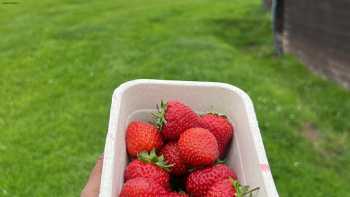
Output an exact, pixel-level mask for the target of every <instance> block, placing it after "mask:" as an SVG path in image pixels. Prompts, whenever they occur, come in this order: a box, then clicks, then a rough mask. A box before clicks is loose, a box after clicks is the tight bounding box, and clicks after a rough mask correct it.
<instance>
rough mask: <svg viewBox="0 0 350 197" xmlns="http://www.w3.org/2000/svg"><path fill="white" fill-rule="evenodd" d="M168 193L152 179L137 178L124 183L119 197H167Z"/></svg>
mask: <svg viewBox="0 0 350 197" xmlns="http://www.w3.org/2000/svg"><path fill="white" fill-rule="evenodd" d="M167 193H168V192H167V191H166V190H165V189H164V188H163V187H162V186H161V185H159V184H158V183H157V182H155V181H153V180H152V179H147V178H143V177H137V178H134V179H130V180H128V181H126V183H124V185H123V188H122V191H121V192H120V194H119V197H153V196H161V195H164V196H165V195H166V194H167Z"/></svg>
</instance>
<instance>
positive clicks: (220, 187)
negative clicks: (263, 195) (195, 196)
mask: <svg viewBox="0 0 350 197" xmlns="http://www.w3.org/2000/svg"><path fill="white" fill-rule="evenodd" d="M258 189H259V188H254V189H252V190H249V187H248V186H242V185H241V184H240V183H239V182H238V181H237V180H233V179H232V178H231V177H230V178H227V179H223V180H221V181H218V182H216V183H215V184H213V185H212V186H211V187H210V188H209V190H208V191H207V194H206V197H227V196H230V197H243V196H246V195H247V194H252V192H253V191H255V190H258Z"/></svg>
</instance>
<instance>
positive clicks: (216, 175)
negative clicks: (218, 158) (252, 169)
mask: <svg viewBox="0 0 350 197" xmlns="http://www.w3.org/2000/svg"><path fill="white" fill-rule="evenodd" d="M229 177H232V178H233V179H235V180H236V179H237V176H236V174H235V173H234V172H233V171H232V170H231V169H230V168H229V167H228V166H226V165H225V164H216V165H214V166H212V167H207V168H204V169H199V170H196V171H194V172H192V173H191V174H190V175H189V176H188V177H187V180H186V191H187V192H188V193H189V194H191V195H192V196H193V197H203V196H205V195H206V192H207V191H208V189H209V188H210V187H211V186H212V185H213V184H214V183H216V182H219V181H221V180H223V179H226V178H229Z"/></svg>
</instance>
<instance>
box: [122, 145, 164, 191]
mask: <svg viewBox="0 0 350 197" xmlns="http://www.w3.org/2000/svg"><path fill="white" fill-rule="evenodd" d="M170 166H171V165H168V164H167V163H166V162H165V161H164V157H163V156H160V157H158V156H157V155H156V152H155V150H154V149H153V150H152V151H151V152H150V153H149V154H148V153H147V152H142V153H140V154H139V155H138V159H135V160H133V161H132V162H130V163H129V165H128V166H127V167H126V169H125V172H124V178H125V180H126V181H127V180H130V179H133V178H136V177H143V178H149V179H152V180H154V181H155V182H157V183H159V184H160V185H162V186H163V187H164V188H166V189H168V188H170V184H169V181H170V175H169V173H168V172H167V171H168V170H169V168H170Z"/></svg>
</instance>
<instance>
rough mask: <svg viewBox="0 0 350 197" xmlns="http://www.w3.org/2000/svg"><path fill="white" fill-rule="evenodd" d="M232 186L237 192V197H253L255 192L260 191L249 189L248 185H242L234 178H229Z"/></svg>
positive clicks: (257, 188)
mask: <svg viewBox="0 0 350 197" xmlns="http://www.w3.org/2000/svg"><path fill="white" fill-rule="evenodd" d="M229 179H230V181H231V184H232V187H234V188H235V190H236V197H244V196H248V195H249V197H253V192H254V191H256V190H259V189H260V188H259V187H256V188H253V189H249V186H248V185H241V184H240V183H239V182H238V181H237V180H234V179H233V178H232V177H230V178H229Z"/></svg>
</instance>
